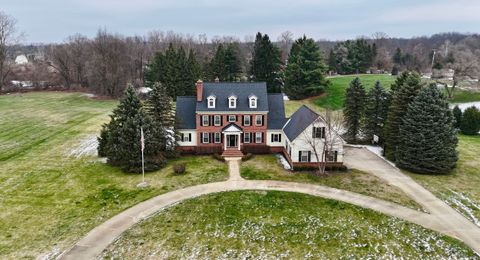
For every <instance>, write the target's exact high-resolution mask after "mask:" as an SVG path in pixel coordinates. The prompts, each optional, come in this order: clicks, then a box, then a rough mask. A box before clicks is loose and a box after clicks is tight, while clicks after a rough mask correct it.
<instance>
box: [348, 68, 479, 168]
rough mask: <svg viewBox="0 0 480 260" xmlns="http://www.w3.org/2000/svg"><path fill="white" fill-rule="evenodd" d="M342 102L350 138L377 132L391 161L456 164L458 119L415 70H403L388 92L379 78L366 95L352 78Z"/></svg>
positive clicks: (360, 139) (366, 138)
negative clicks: (343, 102)
mask: <svg viewBox="0 0 480 260" xmlns="http://www.w3.org/2000/svg"><path fill="white" fill-rule="evenodd" d="M344 106H345V107H344V118H345V125H346V134H345V137H346V139H347V140H348V141H350V142H353V143H358V142H372V141H374V137H375V136H376V137H378V140H375V141H378V142H379V143H380V144H381V145H382V146H383V148H384V153H385V156H386V157H387V158H388V159H389V160H391V161H393V162H395V163H396V164H397V166H399V167H401V168H404V169H407V170H411V171H413V172H418V173H448V172H450V171H451V170H452V169H453V168H455V166H456V161H457V160H458V154H457V151H456V146H457V142H458V140H457V131H458V130H457V128H456V126H457V124H458V120H456V119H455V117H454V113H453V112H452V110H451V109H450V108H449V106H448V101H447V97H446V96H445V95H444V94H443V93H442V91H440V90H439V89H438V87H437V86H436V84H430V85H428V86H424V84H423V83H422V82H421V79H420V76H419V75H418V74H417V73H415V72H403V73H402V74H401V75H399V76H398V77H397V79H396V81H395V82H394V84H392V85H391V87H390V90H389V91H387V90H385V89H384V88H383V87H382V86H381V84H380V83H379V82H377V83H376V84H375V86H374V87H373V88H372V89H370V90H369V91H368V93H367V92H366V90H365V88H364V87H363V85H362V83H361V82H360V80H359V79H358V78H356V79H354V80H353V81H352V82H351V83H350V85H349V87H348V88H347V91H346V93H345V105H344ZM477 132H478V131H477Z"/></svg>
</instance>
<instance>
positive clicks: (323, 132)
mask: <svg viewBox="0 0 480 260" xmlns="http://www.w3.org/2000/svg"><path fill="white" fill-rule="evenodd" d="M322 138H325V127H322Z"/></svg>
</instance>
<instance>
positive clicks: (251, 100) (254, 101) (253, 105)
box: [248, 96, 257, 108]
mask: <svg viewBox="0 0 480 260" xmlns="http://www.w3.org/2000/svg"><path fill="white" fill-rule="evenodd" d="M248 99H249V102H248V103H249V106H250V108H257V97H256V96H250V97H249V98H248Z"/></svg>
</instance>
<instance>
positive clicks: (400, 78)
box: [390, 71, 410, 96]
mask: <svg viewBox="0 0 480 260" xmlns="http://www.w3.org/2000/svg"><path fill="white" fill-rule="evenodd" d="M409 75H410V72H408V71H404V72H402V73H401V74H400V75H398V76H397V78H396V79H395V82H394V83H393V84H392V85H391V86H390V91H391V92H390V93H391V94H392V96H393V94H394V93H395V91H397V89H399V88H400V87H401V86H402V85H403V83H405V81H406V80H407V78H408V77H409Z"/></svg>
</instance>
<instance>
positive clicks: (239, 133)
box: [237, 133, 240, 151]
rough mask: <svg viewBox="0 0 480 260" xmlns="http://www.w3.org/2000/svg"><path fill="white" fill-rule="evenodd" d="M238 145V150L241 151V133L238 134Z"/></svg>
mask: <svg viewBox="0 0 480 260" xmlns="http://www.w3.org/2000/svg"><path fill="white" fill-rule="evenodd" d="M237 145H238V150H239V151H240V133H239V134H238V142H237Z"/></svg>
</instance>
